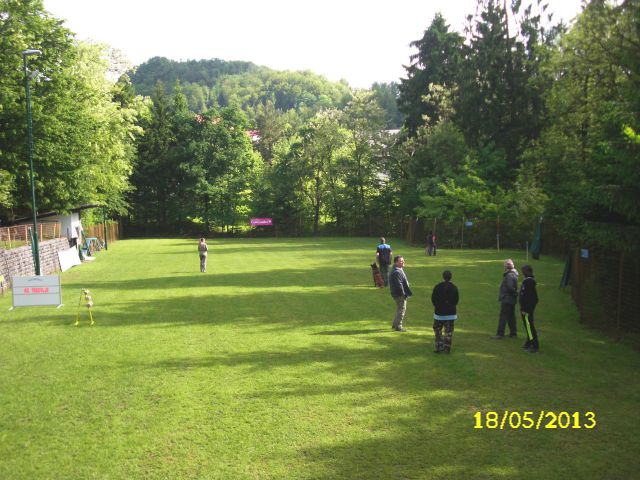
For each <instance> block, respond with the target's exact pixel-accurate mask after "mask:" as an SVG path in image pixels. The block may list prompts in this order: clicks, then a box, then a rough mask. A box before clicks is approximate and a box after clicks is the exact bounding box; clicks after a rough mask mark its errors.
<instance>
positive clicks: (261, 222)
mask: <svg viewBox="0 0 640 480" xmlns="http://www.w3.org/2000/svg"><path fill="white" fill-rule="evenodd" d="M272 225H273V218H252V219H251V226H252V227H271V226H272Z"/></svg>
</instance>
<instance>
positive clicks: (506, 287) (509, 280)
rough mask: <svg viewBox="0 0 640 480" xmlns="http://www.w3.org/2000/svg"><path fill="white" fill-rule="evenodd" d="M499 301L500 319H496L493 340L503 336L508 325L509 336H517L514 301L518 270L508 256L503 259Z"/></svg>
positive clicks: (515, 298) (516, 299)
mask: <svg viewBox="0 0 640 480" xmlns="http://www.w3.org/2000/svg"><path fill="white" fill-rule="evenodd" d="M498 301H499V302H500V319H499V320H498V332H497V333H496V335H495V336H493V337H491V338H493V339H494V340H501V339H503V338H504V330H505V326H506V325H507V324H508V325H509V336H510V337H513V338H515V337H517V336H518V330H517V328H516V303H517V302H518V271H517V270H516V269H515V267H514V265H513V260H511V259H510V258H508V259H507V260H505V261H504V273H503V274H502V283H501V284H500V293H499V295H498Z"/></svg>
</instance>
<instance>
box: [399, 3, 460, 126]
mask: <svg viewBox="0 0 640 480" xmlns="http://www.w3.org/2000/svg"><path fill="white" fill-rule="evenodd" d="M462 41H463V38H462V37H461V36H460V35H459V34H457V33H456V32H453V31H450V30H449V25H447V23H446V21H445V19H444V17H443V16H442V15H441V14H440V13H437V14H436V16H435V17H434V19H433V21H432V22H431V25H430V26H429V28H427V29H426V30H425V32H424V35H423V37H422V38H421V39H420V40H416V41H414V42H411V46H412V47H415V48H417V49H418V52H417V53H415V54H413V55H411V57H410V60H411V63H410V65H409V66H407V67H405V69H406V71H407V78H403V79H401V80H400V85H399V86H398V90H399V96H398V108H399V110H400V111H401V112H402V113H403V114H404V115H405V120H404V125H405V127H406V128H407V130H408V132H409V134H410V135H411V136H413V135H415V134H416V132H417V130H418V127H420V126H421V125H423V124H424V122H425V117H427V118H428V119H429V121H430V122H432V123H436V122H437V121H438V120H439V118H438V114H437V105H434V104H433V103H432V102H429V101H424V96H425V95H427V94H428V93H429V86H430V85H431V84H437V85H443V86H447V87H452V86H453V85H454V84H455V83H456V75H457V72H458V67H459V63H460V61H461V59H462V57H461V48H462Z"/></svg>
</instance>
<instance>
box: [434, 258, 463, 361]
mask: <svg viewBox="0 0 640 480" xmlns="http://www.w3.org/2000/svg"><path fill="white" fill-rule="evenodd" d="M442 278H443V279H444V282H440V283H439V284H437V285H436V286H435V287H433V292H432V293H431V303H433V306H434V314H433V332H434V333H435V335H436V338H435V340H436V349H435V350H434V351H435V353H443V352H444V353H450V352H451V340H452V339H453V321H454V320H456V319H457V318H458V315H457V313H456V306H457V305H458V301H459V299H460V296H459V294H458V287H456V286H455V285H454V284H453V283H451V272H450V271H449V270H445V271H444V272H442ZM443 329H444V335H442V330H443Z"/></svg>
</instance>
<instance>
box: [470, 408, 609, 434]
mask: <svg viewBox="0 0 640 480" xmlns="http://www.w3.org/2000/svg"><path fill="white" fill-rule="evenodd" d="M473 418H474V420H475V421H474V426H473V428H475V429H485V428H486V429H489V430H505V429H512V430H517V429H524V430H546V429H563V430H566V429H583V428H584V429H586V430H591V429H594V428H596V425H597V421H596V414H595V412H554V411H548V410H540V411H539V412H533V411H522V412H520V411H517V410H513V411H512V410H503V411H502V412H498V411H488V412H476V413H475V414H474V415H473Z"/></svg>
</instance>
